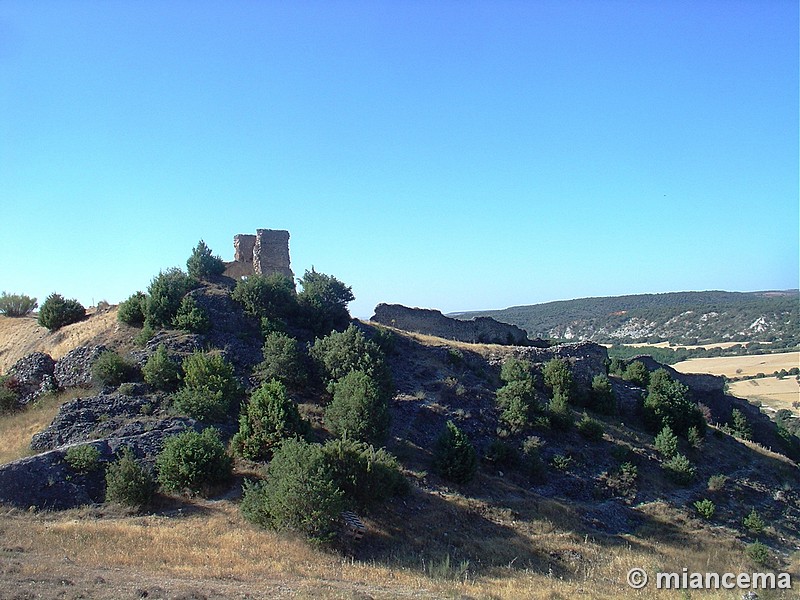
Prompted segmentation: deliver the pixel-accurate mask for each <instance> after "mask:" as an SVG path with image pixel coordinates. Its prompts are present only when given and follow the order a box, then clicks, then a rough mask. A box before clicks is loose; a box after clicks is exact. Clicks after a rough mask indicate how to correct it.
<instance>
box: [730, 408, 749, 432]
mask: <svg viewBox="0 0 800 600" xmlns="http://www.w3.org/2000/svg"><path fill="white" fill-rule="evenodd" d="M731 429H733V432H734V433H735V434H736V435H737V436H738V437H740V438H742V439H743V440H749V439H750V438H751V436H752V435H753V429H752V428H751V427H750V422H749V421H748V420H747V417H746V416H745V415H744V413H743V412H742V411H740V410H739V409H738V408H734V409H733V410H732V411H731Z"/></svg>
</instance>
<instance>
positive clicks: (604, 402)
mask: <svg viewBox="0 0 800 600" xmlns="http://www.w3.org/2000/svg"><path fill="white" fill-rule="evenodd" d="M589 398H590V401H591V404H590V408H591V409H592V410H596V411H597V412H599V413H602V414H604V415H614V414H616V413H617V396H616V394H614V389H613V388H612V387H611V380H609V378H608V376H607V375H603V374H600V375H595V377H594V378H593V379H592V391H591V394H590V395H589Z"/></svg>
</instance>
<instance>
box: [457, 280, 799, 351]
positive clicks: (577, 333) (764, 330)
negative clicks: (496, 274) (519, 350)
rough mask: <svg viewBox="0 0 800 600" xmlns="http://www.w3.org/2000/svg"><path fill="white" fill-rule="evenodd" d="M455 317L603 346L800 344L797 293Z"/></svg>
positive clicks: (622, 300)
mask: <svg viewBox="0 0 800 600" xmlns="http://www.w3.org/2000/svg"><path fill="white" fill-rule="evenodd" d="M450 316H453V317H457V318H460V319H471V318H473V317H477V316H490V317H493V318H495V319H497V320H498V321H503V322H506V323H511V324H513V325H517V326H519V327H522V328H523V329H525V330H526V331H527V332H528V335H529V336H530V337H543V338H556V339H567V340H578V339H580V340H591V341H594V342H599V343H633V342H647V341H650V342H659V341H669V342H672V343H674V344H679V345H681V344H686V345H690V344H698V343H700V344H703V343H709V342H723V341H734V342H755V341H758V342H773V343H774V344H775V345H776V346H777V347H786V348H788V347H792V346H796V345H797V344H798V342H800V304H799V303H798V290H787V291H778V292H746V293H745V292H721V291H709V292H674V293H666V294H640V295H632V296H613V297H606V298H582V299H579V300H565V301H558V302H547V303H544V304H534V305H529V306H513V307H510V308H506V309H503V310H489V311H476V312H464V313H457V314H453V315H450Z"/></svg>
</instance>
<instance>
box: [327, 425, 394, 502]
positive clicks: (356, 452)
mask: <svg viewBox="0 0 800 600" xmlns="http://www.w3.org/2000/svg"><path fill="white" fill-rule="evenodd" d="M322 451H323V454H324V455H325V457H326V461H327V464H328V467H329V468H330V472H331V475H332V477H333V481H334V483H336V485H337V486H338V487H339V489H341V490H342V492H344V500H345V503H346V504H347V505H348V506H349V507H350V508H355V509H367V508H370V507H373V506H375V505H376V504H379V503H381V502H383V501H384V500H387V499H388V498H391V497H392V496H399V495H401V494H403V493H405V492H406V491H407V490H408V482H407V481H406V478H405V477H403V474H402V472H401V471H400V465H399V464H398V462H397V459H396V458H395V457H394V456H392V455H391V454H389V453H388V452H387V451H386V450H384V449H383V448H379V449H376V448H375V447H374V446H372V445H370V444H367V443H365V442H358V441H356V440H351V439H337V440H329V441H328V442H326V443H325V445H324V446H323V447H322Z"/></svg>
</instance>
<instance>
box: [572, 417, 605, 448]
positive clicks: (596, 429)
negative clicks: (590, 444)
mask: <svg viewBox="0 0 800 600" xmlns="http://www.w3.org/2000/svg"><path fill="white" fill-rule="evenodd" d="M576 427H577V429H578V433H580V434H581V435H582V436H583V437H585V438H586V439H587V440H592V441H595V442H598V441H600V440H602V439H603V433H605V429H604V427H603V424H602V423H601V422H600V421H598V420H597V419H593V418H591V417H590V416H589V415H587V414H586V413H583V418H582V419H581V420H580V421H578V424H577V426H576Z"/></svg>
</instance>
